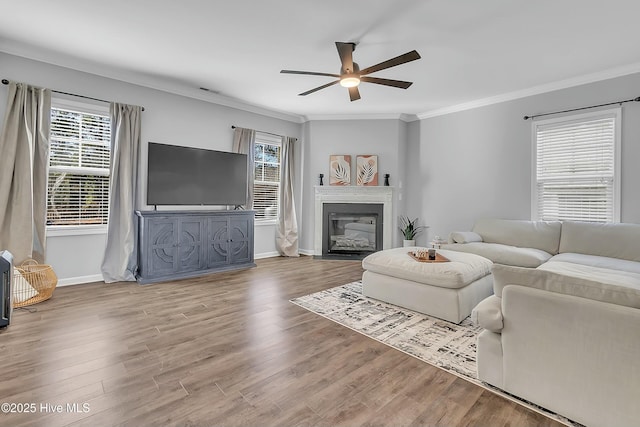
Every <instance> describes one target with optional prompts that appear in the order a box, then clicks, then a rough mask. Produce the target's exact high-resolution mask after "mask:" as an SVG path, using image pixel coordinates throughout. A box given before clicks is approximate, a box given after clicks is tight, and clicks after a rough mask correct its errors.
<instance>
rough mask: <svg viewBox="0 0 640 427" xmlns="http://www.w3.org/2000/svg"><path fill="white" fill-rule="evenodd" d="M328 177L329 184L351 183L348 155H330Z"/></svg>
mask: <svg viewBox="0 0 640 427" xmlns="http://www.w3.org/2000/svg"><path fill="white" fill-rule="evenodd" d="M329 164H330V170H331V176H330V177H329V184H330V185H351V156H350V155H336V154H334V155H332V156H330V161H329Z"/></svg>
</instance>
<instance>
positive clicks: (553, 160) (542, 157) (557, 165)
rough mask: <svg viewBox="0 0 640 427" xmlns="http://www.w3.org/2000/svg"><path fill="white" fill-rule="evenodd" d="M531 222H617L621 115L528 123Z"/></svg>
mask: <svg viewBox="0 0 640 427" xmlns="http://www.w3.org/2000/svg"><path fill="white" fill-rule="evenodd" d="M533 133H534V138H533V140H534V153H535V155H534V156H533V157H534V162H535V164H534V167H533V173H534V179H533V185H534V186H535V188H534V189H533V191H532V194H533V200H532V207H533V209H532V210H533V212H532V216H533V217H534V218H536V219H541V220H549V221H551V220H570V221H593V222H618V221H619V220H620V213H619V211H620V210H619V205H620V178H619V177H620V168H619V152H620V109H619V108H618V109H613V110H606V111H599V112H596V113H590V114H581V115H579V116H572V117H564V118H561V119H552V120H540V121H537V122H534V123H533Z"/></svg>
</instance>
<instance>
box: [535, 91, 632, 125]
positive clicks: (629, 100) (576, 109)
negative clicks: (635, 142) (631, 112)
mask: <svg viewBox="0 0 640 427" xmlns="http://www.w3.org/2000/svg"><path fill="white" fill-rule="evenodd" d="M625 102H640V96H638V97H637V98H633V99H625V100H624V101H616V102H609V103H607V104H600V105H591V106H589V107H581V108H572V109H570V110H562V111H554V112H553V113H543V114H534V115H533V116H524V117H523V119H525V120H529V119H535V118H536V117H542V116H548V115H551V114H560V113H570V112H572V111H580V110H587V109H589V108H598V107H606V106H607V105H615V104H619V105H622V104H624V103H625Z"/></svg>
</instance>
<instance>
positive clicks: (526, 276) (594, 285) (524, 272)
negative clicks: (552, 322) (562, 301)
mask: <svg viewBox="0 0 640 427" xmlns="http://www.w3.org/2000/svg"><path fill="white" fill-rule="evenodd" d="M554 264H560V262H556V263H554ZM592 270H593V269H592ZM601 270H603V271H606V270H604V269H601ZM491 272H492V273H493V292H494V294H495V295H497V296H499V297H501V296H502V292H503V289H504V288H505V287H506V286H508V285H519V286H524V287H527V288H536V289H542V290H545V291H549V292H555V293H559V294H566V295H573V296H577V297H581V298H588V299H591V300H595V301H602V302H607V303H611V304H617V305H621V306H627V307H632V308H640V279H637V278H635V277H634V275H633V274H631V273H626V274H624V272H621V273H618V274H616V272H615V271H613V270H610V273H609V274H608V276H604V275H601V276H596V275H595V274H593V276H594V277H598V279H599V280H592V279H591V278H587V277H586V275H581V276H578V275H575V274H573V275H572V274H570V271H569V270H568V271H567V273H566V274H560V273H557V272H552V271H546V270H544V269H542V268H522V267H514V266H510V265H500V264H494V265H493V267H492V269H491ZM635 276H637V275H635Z"/></svg>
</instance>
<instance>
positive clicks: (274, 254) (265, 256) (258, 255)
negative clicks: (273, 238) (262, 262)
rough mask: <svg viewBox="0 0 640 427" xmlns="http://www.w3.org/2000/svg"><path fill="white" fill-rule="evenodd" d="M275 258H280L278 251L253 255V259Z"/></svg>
mask: <svg viewBox="0 0 640 427" xmlns="http://www.w3.org/2000/svg"><path fill="white" fill-rule="evenodd" d="M276 256H280V253H279V252H278V251H273V252H263V253H261V254H255V255H254V256H253V259H262V258H273V257H276Z"/></svg>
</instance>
